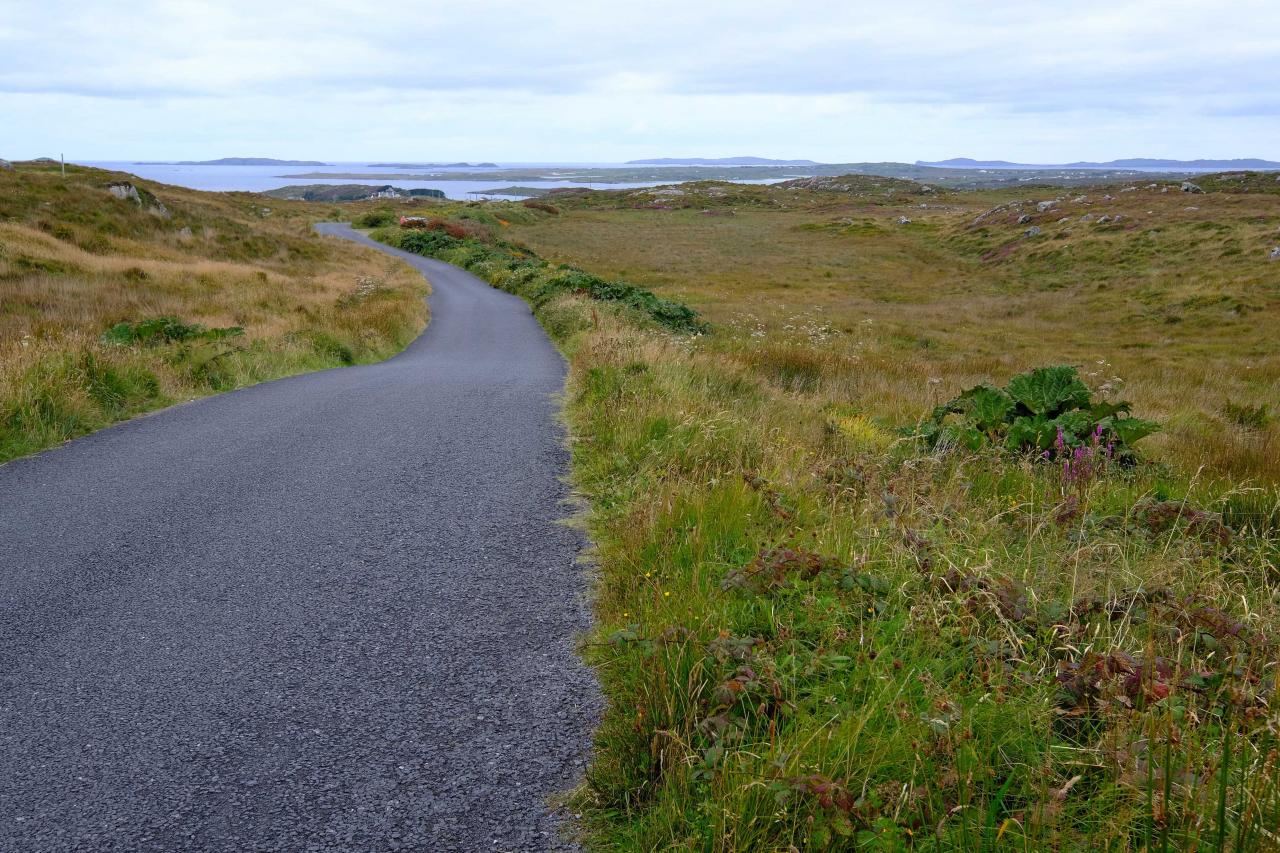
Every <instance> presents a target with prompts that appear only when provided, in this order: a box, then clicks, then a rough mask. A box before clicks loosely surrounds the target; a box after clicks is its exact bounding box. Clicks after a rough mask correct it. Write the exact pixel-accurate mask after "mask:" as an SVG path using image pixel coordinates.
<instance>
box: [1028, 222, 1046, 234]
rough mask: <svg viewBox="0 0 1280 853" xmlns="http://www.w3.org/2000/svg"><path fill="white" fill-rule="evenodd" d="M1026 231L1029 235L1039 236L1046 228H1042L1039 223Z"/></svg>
mask: <svg viewBox="0 0 1280 853" xmlns="http://www.w3.org/2000/svg"><path fill="white" fill-rule="evenodd" d="M1026 233H1027V236H1028V237H1039V236H1040V235H1041V234H1043V233H1044V229H1043V228H1041V227H1040V226H1039V225H1032V226H1031V227H1030V228H1028V229H1027V232H1026Z"/></svg>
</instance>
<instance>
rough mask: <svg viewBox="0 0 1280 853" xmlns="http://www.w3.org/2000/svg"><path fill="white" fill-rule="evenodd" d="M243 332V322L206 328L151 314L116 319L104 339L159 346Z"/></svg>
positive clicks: (197, 324) (109, 341)
mask: <svg viewBox="0 0 1280 853" xmlns="http://www.w3.org/2000/svg"><path fill="white" fill-rule="evenodd" d="M243 334H244V328H243V327H241V326H227V327H225V328H221V329H206V328H205V327H204V326H201V325H200V324H199V323H184V322H182V321H181V320H179V319H178V318H177V317H150V318H148V319H146V320H137V321H135V322H133V323H129V322H123V323H116V324H115V325H114V326H112V327H111V328H109V329H107V330H106V331H105V332H103V333H102V342H103V343H104V344H115V345H116V346H135V345H140V346H157V345H159V344H170V343H181V342H184V341H195V340H201V341H219V340H222V339H224V338H236V337H240V336H241V335H243Z"/></svg>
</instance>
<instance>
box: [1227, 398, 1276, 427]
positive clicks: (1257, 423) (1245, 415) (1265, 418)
mask: <svg viewBox="0 0 1280 853" xmlns="http://www.w3.org/2000/svg"><path fill="white" fill-rule="evenodd" d="M1222 414H1223V415H1224V416H1225V417H1226V419H1227V420H1229V421H1231V422H1232V423H1233V424H1235V425H1236V426H1239V427H1243V428H1244V429H1250V430H1259V429H1265V428H1266V427H1267V425H1268V424H1269V423H1271V410H1270V408H1269V407H1268V406H1267V404H1266V403H1262V404H1259V405H1257V406H1250V405H1248V404H1247V403H1246V404H1239V403H1232V402H1231V401H1230V400H1228V401H1227V402H1225V403H1223V404H1222Z"/></svg>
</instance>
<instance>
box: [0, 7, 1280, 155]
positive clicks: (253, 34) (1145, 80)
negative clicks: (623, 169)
mask: <svg viewBox="0 0 1280 853" xmlns="http://www.w3.org/2000/svg"><path fill="white" fill-rule="evenodd" d="M362 5H363V4H362ZM0 21H2V22H3V23H0V109H3V110H4V111H5V112H4V113H3V117H4V118H6V119H8V120H6V121H4V122H3V125H4V126H5V127H4V129H3V130H0V146H4V147H5V149H6V150H11V149H12V148H13V147H14V146H17V147H29V148H45V147H48V146H50V145H54V144H55V143H57V142H58V141H59V140H60V139H64V138H65V137H67V136H70V137H72V138H74V139H77V140H87V139H92V140H93V141H94V144H95V145H97V146H100V147H101V149H102V150H101V151H94V152H89V153H91V154H94V155H97V156H126V157H130V156H132V157H144V156H155V157H177V156H201V155H206V154H207V155H210V156H216V155H220V154H223V153H226V152H227V151H228V150H243V146H242V145H239V144H237V143H238V142H239V141H240V140H241V139H245V138H246V137H247V138H248V139H253V140H261V144H263V145H266V146H267V149H268V150H265V151H263V152H262V153H264V154H273V155H276V156H283V155H284V154H285V153H287V152H286V151H284V150H283V149H288V151H289V152H292V153H293V154H300V155H303V156H330V157H332V156H334V154H336V153H342V152H346V151H351V152H352V153H351V154H350V155H348V156H351V157H353V158H356V159H359V158H364V157H371V156H423V153H424V149H430V151H431V152H435V153H433V154H432V156H442V157H443V156H453V157H458V158H468V157H470V158H474V157H477V156H480V154H481V153H482V152H487V153H486V154H485V156H496V157H505V158H526V159H538V158H553V159H565V158H569V157H570V156H575V157H576V156H584V155H570V153H569V152H570V151H583V152H587V151H590V152H595V153H594V154H591V155H589V156H587V159H596V160H602V159H612V158H615V157H618V156H622V155H623V154H624V153H625V152H632V151H635V150H637V149H640V148H644V149H646V150H644V151H643V152H642V153H643V154H684V153H689V154H694V153H703V154H722V153H724V152H726V151H732V152H747V153H776V154H780V155H782V156H815V157H819V158H822V159H831V157H832V154H831V153H823V152H844V153H843V155H842V156H839V157H838V159H843V160H851V159H885V158H892V159H914V157H916V156H920V157H931V156H950V155H951V154H954V153H957V152H955V151H950V152H948V151H946V150H939V148H942V149H945V148H946V145H947V144H950V145H967V146H973V147H971V148H968V149H967V150H968V151H969V152H971V153H975V154H978V155H980V156H1010V157H1013V156H1019V157H1032V158H1034V159H1038V160H1041V161H1043V160H1046V159H1053V158H1066V159H1077V158H1078V157H1085V156H1088V157H1107V156H1114V155H1116V154H1123V153H1130V152H1132V151H1133V150H1134V149H1133V146H1141V147H1142V150H1141V151H1140V152H1139V153H1151V154H1152V155H1153V156H1158V155H1170V154H1186V155H1187V156H1192V155H1194V154H1203V153H1221V154H1224V155H1225V154H1229V153H1235V154H1240V153H1247V154H1251V155H1258V156H1278V155H1280V151H1275V150H1263V149H1265V148H1266V147H1267V146H1268V145H1270V146H1274V144H1275V143H1274V141H1273V140H1275V139H1277V138H1280V134H1277V133H1276V131H1277V130H1280V111H1278V106H1280V105H1278V104H1277V101H1276V99H1275V98H1274V97H1273V96H1271V95H1270V92H1273V91H1276V88H1277V85H1276V84H1277V82H1280V80H1278V79H1277V78H1278V77H1280V73H1278V72H1277V69H1280V39H1277V38H1275V35H1274V34H1275V33H1276V32H1277V31H1280V6H1277V5H1276V4H1274V3H1272V2H1261V0H1238V2H1234V3H1232V4H1231V5H1230V6H1224V4H1220V3H1218V2H1215V0H1201V2H1191V0H1108V2H1102V0H1076V2H1074V3H1072V4H1057V5H1053V6H1050V5H1047V4H1043V3H1027V2H1025V0H1021V2H1011V0H990V1H989V2H984V3H978V2H967V0H961V1H960V2H955V0H951V2H947V0H933V2H922V1H921V0H900V2H893V3H890V2H883V1H882V2H848V0H845V2H834V0H831V1H830V2H829V0H817V1H816V2H809V3H804V4H795V3H789V4H784V3H780V2H761V1H760V0H740V2H734V3H728V2H719V0H717V2H708V1H707V0H704V2H699V3H691V2H688V0H683V2H674V0H653V2H649V3H645V4H601V3H585V2H572V1H570V2H533V0H526V2H509V0H473V2H469V3H467V4H443V3H439V2H434V3H428V2H418V1H417V0H405V2H400V3H396V4H392V5H384V6H377V7H371V6H364V7H363V8H358V7H357V4H350V3H346V2H333V0H312V2H308V3H305V4H303V3H298V2H292V0H286V2H276V3H272V4H262V3H257V2H246V0H225V1H224V2H207V0H176V2H156V0H136V2H132V3H130V4H129V5H127V6H124V5H122V4H120V3H118V2H103V0H88V1H87V2H83V0H82V2H64V0H47V2H44V3H42V4H39V5H37V4H35V3H32V2H30V0H20V2H6V0H0ZM335 110H341V111H342V113H341V114H339V115H334V114H333V112H334V111H335ZM765 111H767V112H765ZM113 116H114V117H115V119H116V120H115V121H111V120H110V117H113ZM517 117H518V118H519V119H520V121H521V122H523V123H524V124H522V125H521V126H515V125H514V121H515V119H516V118H517ZM173 121H181V122H184V123H185V124H184V127H183V128H175V127H174V126H173V125H172V124H166V122H173ZM445 121H447V122H450V123H451V124H450V126H449V127H443V126H442V125H441V122H445ZM96 122H103V123H100V124H99V123H96ZM870 122H874V123H875V126H874V127H872V126H869V123H870ZM126 123H127V124H126ZM193 127H197V128H199V129H200V133H199V134H191V133H188V132H187V131H188V130H190V129H192V128H193ZM800 127H803V128H805V132H804V133H800V132H799V128H800ZM344 128H345V131H344ZM322 129H323V130H324V131H325V132H329V133H335V134H340V136H337V137H324V136H320V135H319V132H320V131H321V130H322ZM495 132H502V133H505V134H506V136H503V137H499V138H494V137H492V136H489V135H487V134H491V133H495ZM140 133H141V134H142V135H141V141H140V136H139V134H140ZM233 133H235V134H240V136H235V135H233ZM356 139H361V140H364V142H363V143H362V144H374V143H376V144H378V145H382V146H385V147H384V148H382V149H380V150H379V151H378V152H374V151H371V150H366V151H363V152H361V153H356V152H354V150H353V144H352V143H353V141H354V140H356ZM1033 140H1034V143H1033V142H1032V141H1033ZM1171 140H1172V141H1174V142H1176V145H1171V144H1170V141H1171ZM82 144H83V143H82ZM1033 144H1034V145H1036V146H1039V147H1037V148H1035V150H1030V149H1031V146H1032V145H1033ZM134 145H141V147H142V148H143V149H145V150H137V149H135V148H131V147H129V146H134ZM453 145H458V146H461V148H453V147H451V146H453ZM477 145H478V146H480V147H478V148H477V147H471V146H477ZM522 145H523V146H524V147H523V148H522V147H521V146H522ZM753 145H757V146H761V147H760V148H759V149H753V148H752V146H753ZM1177 146H1181V148H1179V150H1177V151H1172V150H1170V149H1171V148H1173V147H1177ZM1213 146H1226V147H1229V148H1230V150H1229V151H1228V150H1222V151H1218V150H1214V151H1207V150H1206V148H1209V147H1213ZM314 147H319V148H322V149H324V150H322V151H319V152H316V151H314ZM299 148H305V149H307V150H305V151H299V150H298V149H299ZM463 148H465V149H466V150H462V149H463ZM765 148H768V149H770V150H769V151H767V152H766V151H765V150H764V149H765ZM1155 148H1160V150H1159V151H1157V150H1155ZM817 149H821V150H817ZM1182 149H1185V150H1182ZM325 151H330V152H332V153H325ZM415 152H416V153H415Z"/></svg>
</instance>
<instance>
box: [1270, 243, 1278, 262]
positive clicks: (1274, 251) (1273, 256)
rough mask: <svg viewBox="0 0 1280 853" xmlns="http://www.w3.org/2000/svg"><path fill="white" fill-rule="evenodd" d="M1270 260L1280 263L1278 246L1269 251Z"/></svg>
mask: <svg viewBox="0 0 1280 853" xmlns="http://www.w3.org/2000/svg"><path fill="white" fill-rule="evenodd" d="M1271 260H1273V261H1280V246H1276V247H1275V248H1274V249H1272V250H1271Z"/></svg>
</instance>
